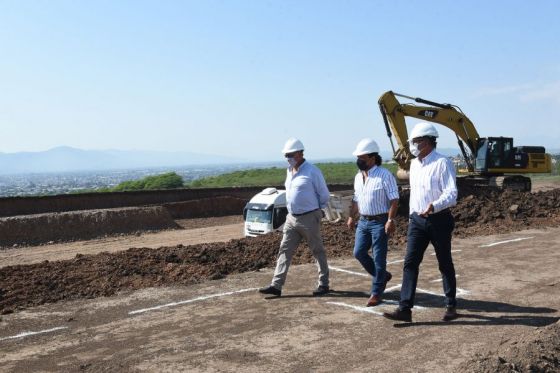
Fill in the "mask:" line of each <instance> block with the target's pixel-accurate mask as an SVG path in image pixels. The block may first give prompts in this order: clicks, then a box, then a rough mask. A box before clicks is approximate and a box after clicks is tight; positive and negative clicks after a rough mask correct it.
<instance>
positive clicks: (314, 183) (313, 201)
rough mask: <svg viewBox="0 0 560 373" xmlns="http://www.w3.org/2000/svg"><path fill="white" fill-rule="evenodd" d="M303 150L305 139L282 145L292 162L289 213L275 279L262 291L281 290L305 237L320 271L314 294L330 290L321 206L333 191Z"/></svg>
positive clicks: (277, 292)
mask: <svg viewBox="0 0 560 373" xmlns="http://www.w3.org/2000/svg"><path fill="white" fill-rule="evenodd" d="M303 151H304V147H303V144H302V142H301V141H299V140H298V139H294V138H291V139H289V140H288V141H287V142H286V144H285V145H284V148H283V149H282V153H284V156H285V157H286V160H287V161H288V164H289V167H288V169H287V172H286V182H285V186H286V204H287V208H288V213H289V214H288V216H287V218H286V222H285V223H284V230H283V236H282V242H281V243H280V250H279V252H278V259H277V261H276V269H275V271H274V277H273V278H272V283H271V284H270V286H266V287H264V288H262V289H259V292H261V293H262V294H270V295H275V296H280V295H281V294H282V286H284V283H285V282H286V277H287V274H288V268H289V267H290V263H291V262H292V258H293V256H294V253H295V250H296V248H297V247H298V245H299V243H300V242H301V240H302V239H305V240H306V241H307V244H308V245H309V248H310V249H311V252H312V254H313V257H314V258H315V261H316V263H317V268H318V271H319V282H318V285H317V289H316V290H315V291H314V292H313V295H314V296H318V295H324V294H327V293H328V292H329V291H330V289H329V266H328V263H327V254H326V252H325V248H324V246H323V238H322V237H321V220H322V218H323V210H322V209H323V208H325V207H327V203H328V202H329V196H330V194H329V190H328V188H327V184H326V183H325V179H324V177H323V174H322V173H321V170H319V169H318V168H317V167H315V166H314V165H312V164H311V163H309V162H307V161H306V160H305V158H304V157H303Z"/></svg>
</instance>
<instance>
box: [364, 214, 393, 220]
mask: <svg viewBox="0 0 560 373" xmlns="http://www.w3.org/2000/svg"><path fill="white" fill-rule="evenodd" d="M360 216H361V217H362V219H366V220H369V221H372V220H375V221H381V220H385V219H386V218H387V217H389V214H388V213H384V214H378V215H360Z"/></svg>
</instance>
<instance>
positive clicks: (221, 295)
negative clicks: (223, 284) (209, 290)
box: [128, 288, 258, 315]
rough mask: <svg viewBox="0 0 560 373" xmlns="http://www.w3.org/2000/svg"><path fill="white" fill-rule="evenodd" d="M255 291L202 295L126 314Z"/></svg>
mask: <svg viewBox="0 0 560 373" xmlns="http://www.w3.org/2000/svg"><path fill="white" fill-rule="evenodd" d="M255 290H258V288H249V289H241V290H236V291H228V292H227V293H219V294H211V295H204V296H201V297H197V298H194V299H187V300H182V301H179V302H172V303H167V304H162V305H159V306H155V307H150V308H143V309H139V310H134V311H130V312H129V313H128V314H129V315H135V314H138V313H144V312H149V311H154V310H159V309H162V308H167V307H173V306H178V305H181V304H187V303H194V302H198V301H201V300H206V299H211V298H218V297H225V296H227V295H233V294H239V293H246V292H248V291H255Z"/></svg>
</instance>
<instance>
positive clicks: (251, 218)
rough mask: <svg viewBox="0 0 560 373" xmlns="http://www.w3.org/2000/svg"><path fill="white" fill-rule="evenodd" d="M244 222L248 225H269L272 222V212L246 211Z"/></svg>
mask: <svg viewBox="0 0 560 373" xmlns="http://www.w3.org/2000/svg"><path fill="white" fill-rule="evenodd" d="M246 221H247V222H250V223H267V224H270V223H271V222H272V211H271V210H268V211H262V210H249V211H247V218H246Z"/></svg>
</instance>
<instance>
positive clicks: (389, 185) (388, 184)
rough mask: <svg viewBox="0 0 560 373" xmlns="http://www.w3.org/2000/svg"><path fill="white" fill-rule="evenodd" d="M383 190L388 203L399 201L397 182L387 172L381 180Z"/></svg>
mask: <svg viewBox="0 0 560 373" xmlns="http://www.w3.org/2000/svg"><path fill="white" fill-rule="evenodd" d="M383 188H384V189H385V193H386V194H387V198H388V199H389V201H392V200H394V199H399V188H398V187H397V180H396V179H395V177H394V176H393V174H392V173H391V172H390V171H388V170H387V172H386V173H385V177H384V178H383Z"/></svg>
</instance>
